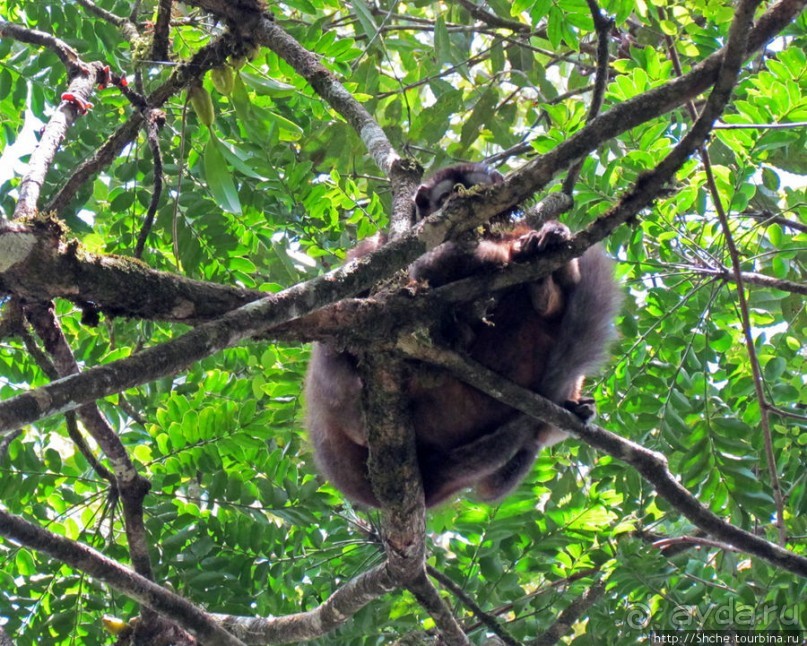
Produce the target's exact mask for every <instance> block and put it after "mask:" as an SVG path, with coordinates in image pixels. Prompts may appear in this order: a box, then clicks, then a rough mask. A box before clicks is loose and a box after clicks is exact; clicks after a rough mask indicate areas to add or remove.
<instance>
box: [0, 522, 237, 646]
mask: <svg viewBox="0 0 807 646" xmlns="http://www.w3.org/2000/svg"><path fill="white" fill-rule="evenodd" d="M0 535H2V536H5V537H6V538H9V539H11V540H14V541H17V542H18V543H20V544H21V545H25V546H26V547H29V548H31V549H34V550H37V551H39V552H44V553H45V554H48V555H49V556H52V557H53V558H55V559H57V560H58V561H61V562H62V563H66V564H68V565H70V566H71V567H74V568H76V569H77V570H79V571H80V572H85V573H86V574H89V575H90V576H92V577H94V578H96V579H98V580H99V581H103V582H104V583H106V584H108V585H110V586H112V587H113V588H114V589H116V590H120V591H121V592H123V593H124V594H126V595H127V596H129V597H131V598H132V599H134V600H135V601H137V602H139V603H141V604H142V605H144V606H148V607H149V608H151V609H153V610H155V611H156V612H159V613H160V614H162V615H165V616H166V617H169V618H171V619H173V620H174V621H176V622H177V623H178V624H179V625H180V626H182V627H183V628H186V629H187V630H189V631H190V632H191V633H193V634H194V635H196V636H197V637H198V638H199V639H200V640H202V641H203V642H204V644H205V645H206V646H244V642H243V641H241V640H240V639H238V638H236V637H234V636H233V635H232V634H230V633H229V632H227V631H226V630H225V629H224V628H223V627H222V626H221V625H220V624H219V623H217V622H216V620H214V618H213V617H212V616H211V615H209V614H208V613H207V612H205V611H203V610H201V609H199V608H198V607H196V606H195V605H193V604H192V603H190V602H189V601H187V600H185V599H183V598H182V597H180V596H179V595H177V594H175V593H173V592H169V591H168V590H166V589H165V588H162V587H160V586H158V585H157V584H156V583H154V582H152V581H149V580H148V579H146V578H145V577H143V576H140V575H139V574H137V573H136V572H133V571H131V570H129V569H127V568H125V567H123V566H122V565H120V564H119V563H117V562H115V561H113V560H112V559H109V558H107V557H106V556H104V555H103V554H101V553H99V552H96V551H95V550H94V549H92V548H91V547H87V546H86V545H81V544H79V543H77V542H76V541H73V540H70V539H68V538H64V537H63V536H58V535H57V534H54V533H52V532H49V531H47V530H44V529H42V528H40V527H37V526H36V525H34V524H32V523H29V522H28V521H26V520H23V519H22V518H19V517H17V516H14V515H13V514H9V513H8V512H7V511H6V510H5V509H3V508H2V507H0Z"/></svg>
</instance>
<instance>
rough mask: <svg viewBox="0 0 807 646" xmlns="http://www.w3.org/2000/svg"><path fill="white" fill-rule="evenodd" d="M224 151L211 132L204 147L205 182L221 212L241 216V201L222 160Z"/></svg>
mask: <svg viewBox="0 0 807 646" xmlns="http://www.w3.org/2000/svg"><path fill="white" fill-rule="evenodd" d="M225 151H226V148H224V146H222V145H221V143H220V142H219V140H218V138H217V137H216V136H215V135H214V134H213V131H212V130H211V131H210V138H209V139H208V140H207V144H206V145H205V154H204V173H205V180H206V181H207V186H208V188H209V189H210V193H211V194H212V195H213V199H215V200H216V203H217V204H218V205H219V207H220V208H221V209H222V210H224V211H228V212H229V213H234V214H235V215H241V201H240V200H239V198H238V191H237V190H236V187H235V182H234V181H233V175H232V173H231V172H230V169H229V168H228V166H227V162H225V160H224V152H225Z"/></svg>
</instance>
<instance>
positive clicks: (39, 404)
mask: <svg viewBox="0 0 807 646" xmlns="http://www.w3.org/2000/svg"><path fill="white" fill-rule="evenodd" d="M487 193H488V191H487V190H485V191H478V192H475V193H474V194H473V195H469V196H468V197H467V198H466V199H463V200H452V203H451V205H450V206H449V207H447V208H445V209H443V210H442V211H441V212H440V213H436V214H434V215H431V216H429V217H428V218H426V219H425V220H422V221H421V222H420V223H418V224H417V226H415V227H413V228H412V229H410V230H409V231H407V232H406V233H405V234H404V235H402V236H400V237H399V238H398V239H396V240H394V241H392V242H390V243H388V244H386V245H384V246H383V247H382V248H381V249H379V250H378V251H376V252H375V253H373V254H371V255H369V256H366V257H364V258H361V259H359V260H354V261H352V262H350V263H348V264H347V265H345V266H343V267H339V268H337V269H334V270H333V271H330V272H328V273H327V274H324V275H322V276H319V277H317V278H314V279H312V280H310V281H308V282H305V283H300V284H298V285H294V286H293V287H289V288H288V289H285V290H283V291H282V292H278V293H277V294H271V295H269V296H267V297H266V298H263V299H261V300H259V301H256V302H254V303H248V304H247V305H244V306H242V307H240V308H238V309H237V310H234V311H232V312H230V313H228V314H226V315H225V316H223V317H221V318H220V319H218V320H215V321H211V322H209V323H205V324H203V325H200V326H199V327H197V328H196V329H194V330H192V331H191V332H188V333H187V334H185V335H184V336H182V337H179V338H177V339H174V340H172V341H169V342H167V343H164V344H162V345H159V346H156V347H153V348H149V349H147V350H144V351H143V352H140V353H138V354H136V355H134V356H132V357H129V358H127V359H122V360H119V361H115V362H112V363H110V364H108V365H105V366H96V367H93V368H90V369H89V370H87V371H85V372H84V373H82V374H80V375H72V376H69V377H65V378H63V379H60V380H59V381H56V382H54V383H52V384H49V385H48V386H43V387H42V388H37V389H35V390H32V391H30V392H29V393H25V394H23V395H19V396H17V397H13V398H11V399H8V400H6V401H4V402H0V435H3V434H5V433H6V432H9V431H12V430H15V429H17V428H19V427H20V426H23V425H25V424H29V423H31V422H34V421H36V420H38V419H42V418H43V417H48V416H50V415H55V414H57V413H63V412H65V411H68V410H73V409H75V408H77V407H78V406H80V405H82V404H85V403H88V402H90V401H93V400H95V399H100V398H101V397H106V396H107V395H111V394H114V393H117V392H120V391H121V390H125V389H127V388H132V387H134V386H137V385H140V384H144V383H148V382H149V381H152V380H154V379H157V378H159V377H164V376H166V375H171V374H176V373H177V372H181V371H182V370H185V369H186V368H188V367H189V366H190V365H192V364H193V363H195V362H196V361H199V360H200V359H203V358H205V357H208V356H210V355H212V354H215V353H216V352H218V351H220V350H223V349H224V348H228V347H231V346H233V345H235V344H237V343H239V342H241V341H243V340H245V339H248V338H252V337H255V336H257V335H260V334H262V333H265V332H266V331H267V330H269V329H270V328H272V327H274V326H277V325H280V324H281V323H284V322H287V321H290V320H292V319H295V318H298V317H301V316H304V315H306V314H308V313H310V312H312V311H314V310H315V309H318V308H320V307H322V306H323V305H327V304H328V303H332V302H334V301H337V300H340V299H343V298H346V297H348V296H351V295H353V294H356V293H358V292H360V291H362V290H365V289H369V288H370V287H371V286H372V285H373V284H374V283H376V282H377V281H379V280H383V279H384V278H386V277H389V276H390V275H391V274H393V273H394V272H395V271H397V270H398V269H400V268H401V267H404V266H406V265H408V264H410V263H411V262H412V261H414V260H415V259H416V258H418V257H419V256H421V255H423V254H424V253H425V252H426V251H428V250H429V249H433V248H434V247H435V246H437V245H438V244H440V243H441V242H443V241H444V240H445V239H446V238H449V237H454V236H456V235H458V234H459V233H461V232H463V231H467V230H469V229H471V228H473V227H475V226H478V225H479V224H480V223H482V222H485V221H487V220H488V219H489V218H490V217H492V216H493V215H494V214H495V210H494V209H493V207H491V206H490V205H489V203H488V200H487V198H486V195H487ZM12 266H13V265H12ZM0 269H3V267H0Z"/></svg>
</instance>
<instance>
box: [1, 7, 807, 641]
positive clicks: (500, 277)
mask: <svg viewBox="0 0 807 646" xmlns="http://www.w3.org/2000/svg"><path fill="white" fill-rule="evenodd" d="M806 4H807V2H805V1H804V0H779V1H778V2H767V3H762V2H759V0H738V2H729V1H728V0H715V1H714V2H707V3H704V2H694V1H692V0H688V1H686V2H683V3H681V2H671V1H668V0H656V1H654V2H652V3H645V2H638V3H637V2H627V1H625V0H604V1H602V2H597V1H596V0H586V2H583V1H582V0H552V1H550V0H516V1H515V2H503V1H502V0H489V1H488V2H480V3H477V2H476V1H475V0H456V1H455V2H438V3H427V2H422V1H418V2H411V3H395V2H386V1H383V0H382V1H378V2H371V1H368V0H356V1H354V2H350V3H341V2H335V1H333V0H291V1H288V2H282V3H268V2H267V3H264V2H263V1H262V0H238V1H235V2H227V1H226V0H188V1H187V2H184V3H179V2H174V1H173V0H77V1H76V2H71V3H67V2H66V3H40V2H21V1H19V0H0V154H1V155H2V156H0V396H2V401H0V644H2V645H3V646H5V643H6V642H8V641H10V643H12V644H13V643H17V644H20V645H22V644H55V645H56V644H104V643H106V644H113V643H115V644H130V643H132V644H135V643H136V644H170V643H173V644H194V643H199V644H206V645H209V644H276V643H296V642H303V641H305V642H308V641H310V642H311V643H321V644H336V643H338V644H386V643H396V644H420V643H424V644H425V643H435V644H436V643H445V644H468V643H473V644H485V643H489V644H522V643H524V644H551V643H559V642H561V643H573V644H576V645H585V644H622V643H634V642H637V641H640V640H643V639H647V638H648V637H649V636H651V635H653V634H655V635H657V636H659V635H663V634H665V633H664V631H681V630H720V631H723V633H721V634H728V633H729V632H730V631H777V633H776V634H777V635H780V636H785V637H791V638H797V637H798V636H799V635H800V636H801V637H802V638H803V637H804V636H805V634H807V633H806V632H804V631H807V604H805V603H804V601H803V600H804V599H805V598H807V471H805V469H804V464H805V457H804V456H805V450H807V432H805V429H806V428H807V378H805V363H806V362H807V352H805V338H806V337H807V312H805V295H807V276H806V274H807V179H805V176H806V175H807V154H805V150H807V55H806V54H805V49H807V12H805V11H804V8H805V5H806ZM459 161H484V162H486V163H487V164H489V165H490V166H491V167H495V168H497V169H498V170H500V171H501V172H502V173H503V174H504V175H505V176H506V179H505V181H504V182H503V183H501V184H497V185H495V186H494V187H492V188H488V189H486V190H484V191H470V192H469V193H468V194H465V195H460V196H458V197H456V198H453V199H451V200H450V201H449V202H448V204H447V206H446V207H445V208H444V209H441V210H440V211H439V212H438V213H436V214H435V215H433V216H431V217H429V218H427V219H426V220H424V221H422V222H421V223H418V224H416V225H414V226H412V210H413V209H412V197H413V194H414V191H415V188H416V187H417V185H418V183H419V182H420V181H421V178H422V176H423V174H424V168H425V169H427V170H426V173H428V172H429V170H434V169H439V168H441V167H444V166H446V165H449V164H452V163H455V162H459ZM513 207H518V208H519V209H520V210H521V212H524V213H527V214H529V215H530V216H534V217H540V218H544V219H546V218H559V219H560V220H562V221H563V222H564V223H566V224H567V225H568V226H569V227H570V228H571V229H572V231H575V232H578V233H577V234H576V235H575V236H574V237H573V238H572V240H571V241H570V242H569V243H568V244H566V245H564V246H562V247H559V248H557V249H553V250H550V251H548V252H547V253H545V254H542V255H541V256H540V257H539V258H537V259H535V260H534V261H530V262H525V263H518V266H513V267H511V268H507V270H504V271H501V272H498V273H497V274H496V275H495V276H485V277H481V279H480V280H473V279H471V280H468V281H465V282H464V283H463V284H462V285H459V284H456V285H455V286H454V288H453V291H445V292H443V295H442V296H441V295H436V297H437V298H454V299H456V300H457V302H459V301H462V300H466V301H467V300H469V299H472V298H476V299H479V298H480V296H484V294H485V293H487V292H489V291H490V290H492V289H495V288H501V287H502V286H504V285H512V284H518V283H523V282H525V281H528V280H535V279H536V278H539V277H541V276H546V275H547V274H548V273H549V272H550V271H552V269H553V268H556V267H558V266H559V265H560V264H561V263H563V262H567V261H568V260H569V259H571V258H573V257H576V256H579V255H581V254H582V253H583V252H584V251H585V250H586V249H587V248H588V247H590V246H591V245H592V244H595V243H598V242H601V243H602V244H603V245H604V247H605V249H606V251H607V253H608V254H609V255H611V256H612V257H614V258H615V259H616V267H617V275H618V278H619V281H620V283H621V285H622V288H623V290H624V292H625V301H624V304H623V306H622V310H621V312H620V314H619V316H618V317H617V321H616V326H617V329H618V333H619V339H618V342H617V343H615V344H614V347H613V348H611V359H610V360H609V362H608V365H607V366H606V367H605V369H603V371H602V372H601V373H600V374H597V375H591V376H590V377H589V379H588V381H587V386H586V390H587V393H588V394H590V395H591V396H593V397H594V398H595V399H596V402H597V409H598V418H597V420H596V421H595V423H594V424H583V423H582V422H581V421H580V420H579V419H577V418H576V417H575V416H574V415H572V414H570V413H569V412H568V411H565V410H563V409H562V408H560V407H558V406H556V405H554V404H552V403H551V402H549V401H547V400H545V399H543V398H541V397H539V396H537V395H534V394H531V393H528V392H527V393H525V392H524V391H523V389H519V388H517V387H515V386H514V385H513V384H509V383H507V382H505V381H503V380H502V379H501V378H497V376H496V375H491V374H486V373H483V372H480V371H479V370H478V366H474V365H472V364H471V363H470V362H468V361H467V359H466V358H464V357H463V356H462V355H459V354H455V353H452V352H450V351H447V350H444V349H440V348H433V351H429V350H428V349H425V348H427V346H425V345H421V346H418V347H420V350H419V351H418V350H414V349H413V346H414V344H413V343H411V341H412V339H421V337H422V332H423V330H424V329H425V327H426V326H427V324H428V322H429V316H430V311H431V307H430V305H429V304H430V302H431V303H434V302H435V301H429V300H428V299H429V298H434V297H435V294H430V293H429V290H428V289H426V288H422V289H413V288H412V286H411V285H410V286H406V285H404V284H403V283H404V282H405V281H402V280H401V273H400V272H401V270H403V269H404V268H405V267H406V266H407V265H409V264H410V263H411V262H412V261H414V260H415V259H417V258H418V257H419V256H421V255H422V254H423V253H425V252H426V251H427V250H430V249H432V248H434V247H435V246H437V245H438V244H440V243H442V242H443V241H445V240H448V239H451V238H453V237H456V236H458V235H460V234H462V233H463V232H468V231H474V230H475V229H477V228H478V227H479V226H480V225H483V224H484V223H485V222H486V220H488V219H489V218H491V217H492V216H495V215H496V214H497V213H500V212H502V210H504V209H508V208H513ZM379 231H388V232H390V237H391V241H390V242H389V243H388V244H386V245H384V246H383V247H382V248H381V249H380V250H379V251H377V252H374V253H372V254H370V255H368V256H366V257H365V258H364V259H363V260H362V261H361V262H351V263H347V264H345V256H346V253H347V251H348V250H349V249H350V248H352V247H354V246H355V245H356V243H357V241H359V240H362V239H364V238H367V237H368V236H371V235H373V234H375V233H377V232H379ZM475 290H476V291H475ZM370 292H371V293H372V297H369V298H368V297H367V294H368V293H370ZM317 340H319V341H329V342H331V343H335V344H337V345H339V347H345V346H350V347H362V348H364V349H365V351H366V355H367V364H368V365H367V367H366V372H365V373H364V375H365V381H366V382H367V383H366V388H367V390H368V391H369V392H370V396H369V398H368V399H369V400H371V401H370V403H369V404H368V406H367V410H366V415H367V420H368V423H369V424H370V426H371V427H372V428H373V429H374V430H373V432H372V433H371V439H370V453H371V458H370V462H371V467H370V468H371V473H373V474H374V475H373V477H374V484H375V479H377V480H378V481H379V482H381V481H382V480H383V481H384V482H386V483H387V484H390V483H391V484H392V486H391V487H390V486H384V487H383V490H384V491H385V492H387V493H385V495H384V496H383V497H382V502H383V503H384V504H383V506H382V508H381V509H380V510H367V509H363V508H361V507H359V506H354V505H352V504H351V503H350V502H348V501H346V500H345V499H344V498H343V497H342V495H341V494H340V493H339V492H338V491H337V490H336V489H334V488H333V487H332V486H331V485H330V484H329V483H328V482H327V481H326V480H325V479H324V478H322V477H321V476H320V475H319V474H318V473H317V470H316V468H315V466H314V463H313V459H312V455H311V449H310V446H309V444H308V441H307V438H306V435H305V431H304V427H303V426H304V410H305V402H304V396H303V385H302V384H303V380H304V375H305V371H306V365H307V361H308V357H309V353H310V342H311V341H317ZM418 352H421V353H422V354H418ZM415 359H417V360H418V361H421V362H424V363H430V364H435V365H438V366H441V367H442V368H443V369H447V370H450V371H451V372H452V373H454V374H456V375H458V376H459V378H461V379H463V380H465V381H467V382H468V383H471V384H472V385H474V386H476V387H479V388H480V389H483V390H485V391H486V392H489V393H491V394H494V395H495V396H496V397H497V398H499V399H501V400H502V401H505V402H506V403H508V404H509V405H511V406H513V407H514V408H516V409H518V410H519V411H520V412H521V413H523V414H524V415H527V416H532V417H535V418H538V419H542V420H546V421H550V422H552V423H554V424H556V425H557V426H559V427H560V428H563V429H564V430H567V431H569V432H570V433H571V434H572V435H573V437H572V438H571V439H569V440H566V441H565V442H563V443H561V444H558V445H556V446H553V447H551V448H549V449H546V450H544V451H542V452H541V453H540V454H539V456H538V458H537V461H536V464H535V466H534V467H533V469H532V470H531V472H530V474H529V475H528V476H527V478H526V479H525V480H524V482H522V484H521V485H520V486H519V487H518V489H517V490H516V491H514V492H513V493H512V494H510V495H509V496H508V497H506V498H505V499H503V500H501V501H498V502H496V503H484V502H481V501H479V500H477V499H475V498H474V497H473V495H472V494H470V493H467V494H463V495H459V496H456V497H455V499H454V500H452V501H451V502H449V503H447V504H444V505H442V506H439V507H437V508H435V509H432V510H429V511H428V512H426V511H425V510H424V508H423V500H422V491H421V490H420V488H419V487H420V484H419V477H418V473H417V468H414V469H413V465H414V466H415V467H416V463H415V462H414V458H413V455H412V454H413V451H412V449H411V442H409V439H408V438H409V435H408V426H407V420H406V406H405V404H406V402H405V401H403V400H402V395H401V390H400V383H399V382H400V373H399V370H398V367H399V366H400V362H401V361H409V362H411V361H413V360H415ZM418 365H419V364H418ZM505 438H506V436H505V435H501V436H500V435H496V434H494V436H493V439H495V440H499V439H501V440H502V441H505ZM407 447H408V448H407ZM374 460H376V461H377V462H373V461H374ZM380 463H383V464H384V465H385V466H386V465H391V466H390V467H389V469H386V470H385V472H384V473H376V472H377V471H379V469H378V468H375V467H374V466H373V465H374V464H380ZM799 631H802V632H801V633H799ZM676 634H677V633H676ZM4 640H5V641H4ZM788 643H797V642H795V641H794V642H788Z"/></svg>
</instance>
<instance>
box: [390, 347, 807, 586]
mask: <svg viewBox="0 0 807 646" xmlns="http://www.w3.org/2000/svg"><path fill="white" fill-rule="evenodd" d="M402 349H403V350H404V351H405V352H406V354H407V355H408V356H409V357H412V358H415V359H418V360H419V361H425V362H427V363H430V364H432V365H435V366H439V367H441V368H444V369H445V370H448V371H449V372H451V373H452V374H453V375H455V376H456V377H458V378H459V379H462V380H463V381H465V382H466V383H468V384H470V385H471V386H473V387H474V388H478V389H479V390H481V391H482V392H485V393H487V394H488V395H490V396H491V397H494V398H495V399H497V400H499V401H501V402H503V403H505V404H507V405H508V406H511V407H512V408H514V409H516V410H519V411H521V412H523V413H526V414H528V415H529V416H530V417H534V418H535V419H538V420H540V421H542V422H546V423H548V424H552V425H553V426H556V427H558V428H560V429H563V430H564V431H566V432H569V433H571V434H572V435H574V436H575V437H578V438H579V439H581V440H583V441H584V442H585V443H586V444H589V445H591V446H593V447H594V448H597V449H600V450H602V451H604V452H606V453H608V454H609V455H611V456H613V457H615V458H617V459H619V460H621V461H623V462H627V463H628V464H630V465H631V466H632V467H634V468H635V469H636V470H637V471H638V472H639V473H640V474H641V475H642V476H643V477H644V478H645V480H647V481H648V482H650V484H652V485H653V486H654V487H655V488H656V492H657V493H658V495H660V496H661V497H662V498H664V499H665V500H667V502H669V503H670V504H671V505H672V506H673V507H675V508H676V509H677V510H678V511H679V512H681V513H682V514H683V515H684V516H686V517H687V518H688V519H689V520H690V521H692V523H693V524H695V525H696V526H697V527H699V528H701V529H703V530H704V531H705V532H707V533H709V534H711V535H712V536H714V537H716V538H718V539H720V540H723V541H725V542H727V543H729V544H730V545H734V546H735V547H737V548H739V549H741V550H743V551H745V552H748V553H749V554H752V555H754V556H758V557H760V558H762V559H765V560H767V561H769V562H770V563H773V564H774V565H776V566H777V567H781V568H783V569H785V570H788V571H790V572H794V573H796V574H799V575H800V576H804V577H807V558H805V557H803V556H799V555H797V554H794V553H793V552H790V551H788V550H785V549H782V548H781V547H779V546H777V545H775V544H773V543H771V542H769V541H766V540H765V539H763V538H760V537H759V536H756V535H754V534H752V533H750V532H747V531H745V530H743V529H739V528H738V527H735V526H733V525H731V524H729V523H727V522H725V521H724V520H723V519H722V518H720V517H719V516H717V515H716V514H714V513H713V512H712V511H710V510H709V509H707V508H706V507H704V506H703V505H702V504H701V503H700V502H699V501H698V500H697V498H695V497H694V496H693V495H692V494H691V493H689V491H687V490H686V489H685V488H684V487H683V486H682V485H681V484H680V483H679V482H678V480H677V479H676V477H675V476H674V475H673V474H672V473H670V470H669V468H668V465H667V459H666V458H665V457H664V456H663V455H661V454H660V453H656V452H655V451H650V450H649V449H646V448H644V447H643V446H641V445H639V444H636V443H635V442H632V441H630V440H627V439H625V438H622V437H619V436H618V435H615V434H613V433H611V432H609V431H606V430H605V429H603V428H600V427H598V426H595V425H593V424H590V425H587V424H584V423H583V422H582V421H581V420H580V418H578V417H577V416H576V415H574V414H573V413H571V412H570V411H568V410H566V409H564V408H562V407H560V406H558V405H557V404H555V403H553V402H551V401H549V400H548V399H545V398H544V397H541V396H540V395H537V394H536V393H534V392H532V391H530V390H527V389H526V388H522V387H521V386H517V385H516V384H513V383H509V382H506V381H505V380H503V379H502V377H501V376H500V375H498V374H496V373H495V372H493V371H492V370H489V369H488V368H486V367H485V366H483V365H481V364H479V363H477V362H475V361H472V360H470V359H466V358H463V357H461V356H460V355H457V354H455V353H452V352H449V351H447V350H443V349H440V348H436V347H426V346H415V345H413V344H407V345H405V346H403V348H402ZM494 435H495V434H494ZM491 439H492V440H493V438H491Z"/></svg>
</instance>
